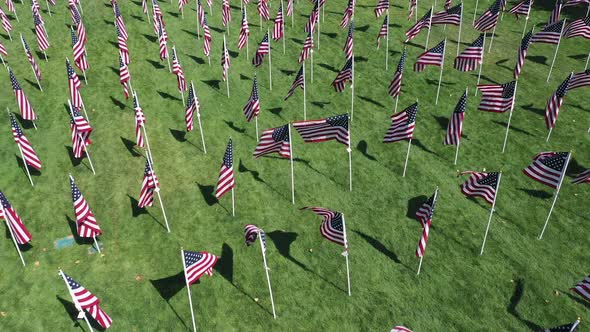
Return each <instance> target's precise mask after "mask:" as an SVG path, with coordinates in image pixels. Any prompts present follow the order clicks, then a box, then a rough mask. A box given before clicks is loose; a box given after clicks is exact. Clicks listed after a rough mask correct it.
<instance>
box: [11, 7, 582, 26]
mask: <svg viewBox="0 0 590 332" xmlns="http://www.w3.org/2000/svg"><path fill="white" fill-rule="evenodd" d="M12 13H13V14H14V17H15V18H16V21H17V22H19V23H20V20H19V19H18V15H16V8H14V12H12ZM586 16H588V15H586Z"/></svg>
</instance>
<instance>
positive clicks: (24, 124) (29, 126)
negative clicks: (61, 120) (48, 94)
mask: <svg viewBox="0 0 590 332" xmlns="http://www.w3.org/2000/svg"><path fill="white" fill-rule="evenodd" d="M66 107H67V106H66ZM68 112H69V108H68ZM68 114H69V113H68ZM12 115H14V117H15V118H16V119H17V120H18V122H19V123H20V126H21V127H22V128H23V129H33V128H35V126H33V121H29V120H25V119H23V117H22V116H21V115H20V114H19V113H12Z"/></svg>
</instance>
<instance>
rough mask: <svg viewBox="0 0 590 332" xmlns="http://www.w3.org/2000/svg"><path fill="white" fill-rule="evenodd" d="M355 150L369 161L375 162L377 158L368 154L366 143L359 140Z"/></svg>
mask: <svg viewBox="0 0 590 332" xmlns="http://www.w3.org/2000/svg"><path fill="white" fill-rule="evenodd" d="M356 149H357V150H358V151H359V152H360V153H361V154H362V155H363V156H364V157H365V158H367V159H369V160H371V161H377V158H375V157H374V156H372V155H370V154H369V145H368V144H367V141H365V140H360V141H359V144H357V146H356Z"/></svg>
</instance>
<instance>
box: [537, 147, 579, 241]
mask: <svg viewBox="0 0 590 332" xmlns="http://www.w3.org/2000/svg"><path fill="white" fill-rule="evenodd" d="M571 157H572V152H571V151H570V153H568V155H567V159H566V161H565V164H564V165H563V171H562V172H561V176H560V177H559V184H558V185H557V190H556V191H555V196H554V198H553V203H551V209H549V214H548V215H547V220H545V225H544V226H543V229H542V230H541V234H540V235H539V240H542V239H543V234H544V233H545V229H547V225H548V224H549V218H551V213H552V212H553V208H554V207H555V202H557V196H559V191H560V190H561V184H562V183H563V178H565V172H566V171H567V165H568V164H569V163H570V158H571Z"/></svg>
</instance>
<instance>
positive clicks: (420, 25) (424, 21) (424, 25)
mask: <svg viewBox="0 0 590 332" xmlns="http://www.w3.org/2000/svg"><path fill="white" fill-rule="evenodd" d="M431 18H432V9H429V10H428V12H427V13H426V14H424V16H422V18H421V19H419V20H418V22H416V24H414V25H412V27H411V28H410V29H408V31H406V41H404V43H407V42H409V41H410V40H412V39H414V37H416V36H417V35H418V34H419V33H420V31H422V29H430V20H431Z"/></svg>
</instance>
